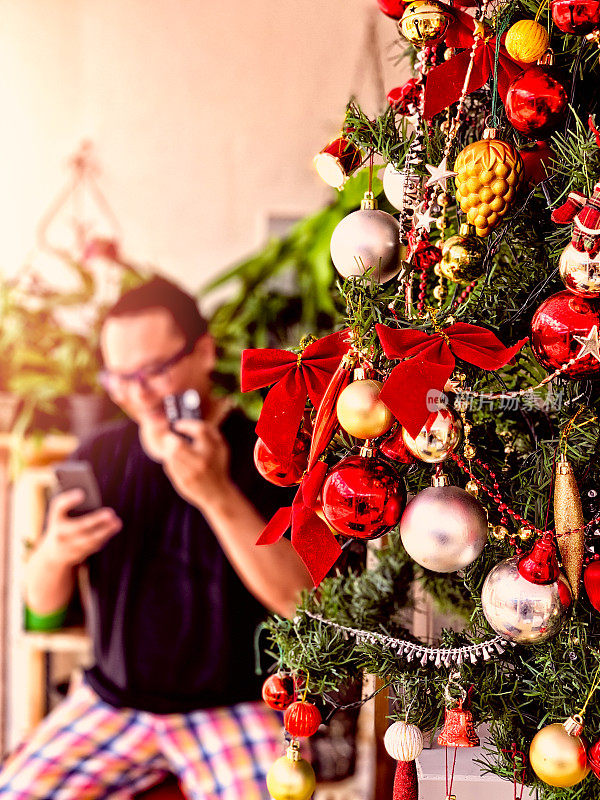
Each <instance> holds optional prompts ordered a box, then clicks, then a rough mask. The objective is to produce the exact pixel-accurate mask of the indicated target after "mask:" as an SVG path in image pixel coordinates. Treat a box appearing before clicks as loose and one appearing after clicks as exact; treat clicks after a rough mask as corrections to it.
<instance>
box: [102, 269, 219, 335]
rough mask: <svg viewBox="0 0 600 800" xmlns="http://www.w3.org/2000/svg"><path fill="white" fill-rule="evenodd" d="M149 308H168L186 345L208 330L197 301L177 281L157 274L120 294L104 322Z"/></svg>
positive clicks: (139, 312)
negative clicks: (173, 281) (174, 281)
mask: <svg viewBox="0 0 600 800" xmlns="http://www.w3.org/2000/svg"><path fill="white" fill-rule="evenodd" d="M151 308H164V309H165V310H166V311H168V312H169V314H170V315H171V316H172V317H173V322H174V324H175V326H176V327H177V328H178V329H179V330H180V331H181V333H182V334H183V335H184V336H185V341H186V344H188V345H194V344H195V343H196V342H197V341H198V339H199V338H200V337H201V336H203V335H204V334H205V333H206V331H207V329H208V324H207V322H206V319H205V318H204V317H203V316H202V314H201V313H200V311H199V309H198V305H197V303H196V300H195V299H194V298H193V297H192V296H191V295H190V294H188V293H187V292H184V290H183V289H182V288H181V287H179V286H177V284H175V283H172V282H171V281H168V280H167V279H166V278H162V277H160V276H156V277H154V278H152V279H151V280H149V281H147V282H146V283H142V284H141V285H140V286H136V287H135V288H134V289H129V291H127V292H125V293H124V294H122V295H121V297H120V298H119V299H118V300H117V302H116V303H115V304H114V306H113V307H112V308H110V309H109V310H108V311H107V313H106V315H105V317H104V321H105V322H106V320H108V319H111V318H114V317H128V316H132V315H135V314H142V313H143V312H144V311H148V310H149V309H151Z"/></svg>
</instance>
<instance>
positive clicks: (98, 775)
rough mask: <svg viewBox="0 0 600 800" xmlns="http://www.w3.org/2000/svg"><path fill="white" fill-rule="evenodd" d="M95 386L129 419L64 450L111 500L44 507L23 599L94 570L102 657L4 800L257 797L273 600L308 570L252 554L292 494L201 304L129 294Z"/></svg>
mask: <svg viewBox="0 0 600 800" xmlns="http://www.w3.org/2000/svg"><path fill="white" fill-rule="evenodd" d="M101 350H102V356H103V360H104V367H105V368H104V370H103V374H102V379H103V383H104V385H105V387H106V388H107V390H108V392H109V394H110V396H111V398H112V399H113V400H114V401H115V402H116V403H117V404H118V405H119V406H120V407H121V408H122V409H123V411H125V413H126V414H127V416H128V417H129V420H128V421H126V422H123V423H118V424H115V425H111V426H109V427H107V428H106V429H104V430H102V431H101V432H100V433H99V434H98V435H97V436H95V437H93V438H92V439H91V440H90V441H87V442H85V443H84V444H83V445H82V446H81V447H80V448H79V450H78V451H77V453H76V454H75V455H74V458H75V459H85V460H88V461H90V462H91V464H92V466H93V470H94V473H95V476H96V478H97V480H98V483H99V486H100V490H101V495H102V498H103V503H104V507H103V508H101V509H99V510H96V511H92V512H91V513H88V514H85V515H83V516H79V517H73V516H71V515H70V514H69V512H70V511H71V510H72V509H73V508H74V507H76V506H77V505H78V504H79V503H80V502H81V500H82V493H81V491H80V490H77V489H76V490H72V491H67V492H63V493H62V494H60V495H58V496H56V497H55V498H54V499H53V500H52V501H51V503H50V508H49V512H48V521H47V525H46V530H45V533H44V536H43V537H42V539H41V540H40V543H39V545H38V547H37V549H36V550H35V551H34V553H33V554H32V556H31V558H30V560H29V563H28V572H27V584H26V602H27V606H28V608H29V609H30V611H31V612H32V613H33V614H34V615H38V616H39V615H41V616H42V617H45V616H47V615H51V614H55V613H56V612H57V611H60V610H61V609H64V608H65V607H66V606H67V605H68V603H69V600H70V598H71V596H72V594H73V591H74V588H75V584H76V578H77V572H78V568H79V567H80V566H81V565H82V564H85V565H86V566H87V568H88V571H89V587H90V592H89V595H90V596H89V598H88V601H89V602H88V617H89V619H88V625H89V629H90V633H91V636H92V638H93V644H94V655H95V663H94V666H93V667H92V668H91V669H89V670H87V672H86V673H85V679H84V682H83V684H82V686H80V687H79V688H77V689H75V690H74V691H73V692H72V693H71V695H70V696H69V697H68V698H67V699H66V700H65V701H64V702H63V703H62V704H61V705H60V706H59V707H58V708H57V709H55V710H54V711H53V712H52V714H50V716H49V717H48V718H47V719H46V720H44V722H43V723H42V724H41V725H40V727H39V728H38V729H37V730H36V731H35V732H34V733H33V735H32V737H31V738H30V740H29V741H28V742H27V743H26V744H25V745H24V746H23V747H22V748H21V750H20V751H19V752H18V753H17V754H15V756H13V758H12V759H11V760H10V761H9V763H8V764H7V766H6V767H5V768H4V771H3V772H2V773H1V774H0V796H2V797H3V798H6V800H11V798H12V799H14V800H17V798H18V799H19V800H23V798H40V800H41V799H42V798H53V797H57V798H58V797H60V798H61V800H71V798H73V800H75V799H76V798H77V800H80V798H89V800H92V798H104V797H119V798H127V797H131V796H132V795H133V794H135V793H136V792H138V791H140V790H141V789H142V788H145V787H147V786H150V785H152V784H153V783H156V782H158V781H159V780H161V779H162V777H163V776H164V775H165V774H167V773H168V772H173V773H175V774H176V775H177V777H178V778H179V781H180V784H181V786H182V788H183V790H184V791H185V793H186V794H187V795H188V796H189V797H190V798H195V799H197V800H200V798H202V799H203V800H213V798H215V800H216V798H227V800H237V798H239V799H240V800H254V799H255V798H256V800H262V798H265V797H268V794H267V793H266V790H265V785H264V776H265V774H266V770H267V769H268V767H269V766H270V764H271V763H272V761H273V760H274V758H275V757H277V756H278V755H281V742H282V738H281V721H280V719H279V717H278V715H277V714H276V713H275V712H273V711H271V710H270V709H268V708H266V706H265V705H264V704H263V703H262V702H257V698H259V697H260V684H259V683H257V678H256V676H255V675H254V656H253V636H254V631H255V628H256V625H257V623H258V622H259V621H260V620H261V619H262V618H264V616H265V613H266V612H265V609H268V610H270V611H274V612H276V613H278V614H281V615H289V614H291V613H292V612H293V609H294V607H295V604H296V601H297V599H298V595H299V592H300V590H301V589H303V588H305V587H309V586H310V578H309V576H308V574H307V572H306V570H305V568H304V566H303V565H302V563H301V561H300V560H299V558H298V557H297V555H296V554H295V552H294V551H293V549H292V548H291V545H290V543H289V542H288V541H285V540H282V541H280V542H278V543H277V544H275V545H272V546H270V547H256V546H255V544H254V542H255V541H256V539H257V537H258V535H259V533H260V531H261V530H262V528H263V526H264V519H265V517H267V516H268V515H270V514H272V513H273V511H274V510H275V509H276V508H277V507H278V506H279V505H280V504H283V503H285V500H286V498H283V499H282V498H281V497H280V496H278V495H280V493H281V490H276V489H274V487H271V486H270V485H269V484H267V483H266V482H265V481H263V480H262V479H261V478H259V477H258V476H257V473H256V471H255V469H254V465H253V462H252V446H253V440H254V436H253V431H252V425H251V424H250V423H249V422H248V420H246V418H245V417H243V415H241V414H240V413H239V412H233V411H231V412H229V413H228V408H229V406H228V404H227V403H226V401H222V400H219V399H216V398H215V397H214V395H213V392H212V386H211V377H210V376H211V372H212V370H213V368H214V365H215V345H214V342H213V340H212V338H211V337H210V335H209V334H208V333H207V331H206V323H205V320H204V319H203V318H202V316H201V315H200V314H199V312H198V309H197V306H196V303H195V301H194V300H193V298H191V297H190V296H189V295H187V294H186V293H185V292H183V291H182V290H181V289H179V288H178V287H177V286H175V285H174V284H172V283H170V282H168V281H166V280H164V279H162V278H155V279H153V280H152V281H150V282H149V283H147V284H144V285H142V286H141V287H138V288H136V289H133V290H131V291H130V292H128V293H127V294H125V295H124V296H123V297H122V298H121V299H120V300H119V301H118V303H117V304H116V305H115V306H114V307H113V309H112V310H111V311H110V312H109V313H108V315H107V317H106V319H105V321H104V325H103V327H102V333H101ZM190 388H191V389H195V390H196V391H197V392H198V393H199V395H200V400H201V410H202V419H201V420H181V421H179V422H178V423H176V424H175V427H174V430H172V429H171V428H170V426H169V423H168V420H167V418H166V416H165V412H164V408H163V400H164V398H165V397H166V396H167V395H170V394H178V393H182V392H184V391H185V390H186V389H190Z"/></svg>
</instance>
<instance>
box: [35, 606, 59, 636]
mask: <svg viewBox="0 0 600 800" xmlns="http://www.w3.org/2000/svg"><path fill="white" fill-rule="evenodd" d="M67 608H68V606H64V607H63V608H59V609H58V611H51V612H50V613H49V614H36V613H35V611H32V610H31V609H30V608H27V606H25V630H28V631H54V630H56V629H57V628H62V626H63V623H64V621H65V617H66V616H67Z"/></svg>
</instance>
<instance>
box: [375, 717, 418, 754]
mask: <svg viewBox="0 0 600 800" xmlns="http://www.w3.org/2000/svg"><path fill="white" fill-rule="evenodd" d="M383 744H384V746H385V749H386V750H387V752H388V753H389V754H390V755H391V757H392V758H395V759H396V761H414V760H415V758H418V756H419V755H420V754H421V750H422V749H423V734H422V733H421V731H420V730H419V728H417V726H416V725H409V723H408V722H392V724H391V725H390V727H389V728H388V729H387V731H386V732H385V735H384V737H383Z"/></svg>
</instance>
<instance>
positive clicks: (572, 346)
mask: <svg viewBox="0 0 600 800" xmlns="http://www.w3.org/2000/svg"><path fill="white" fill-rule="evenodd" d="M594 325H597V326H598V327H600V304H599V303H598V302H597V301H593V300H587V299H586V298H585V297H577V295H574V294H572V293H571V292H567V291H564V292H558V293H557V294H553V295H552V296H551V297H548V298H547V300H544V302H543V303H542V305H541V306H540V307H539V308H538V310H537V311H536V312H535V314H534V315H533V319H532V320H531V347H532V349H533V352H534V354H535V357H536V358H537V360H538V361H539V362H540V364H542V366H544V367H546V369H548V370H552V371H553V370H555V369H558V368H559V367H561V366H562V365H563V364H565V363H566V362H567V361H569V359H571V358H574V357H575V356H576V355H577V353H578V352H579V351H580V350H581V347H582V345H581V343H580V342H578V341H576V339H575V336H587V335H588V334H589V333H590V331H591V330H592V328H593V327H594ZM599 371H600V362H599V361H597V360H596V359H595V358H594V356H593V355H591V354H589V353H588V354H587V355H586V356H584V357H583V358H580V359H579V360H578V361H577V362H576V363H575V364H572V365H571V366H570V367H568V369H566V370H565V372H564V373H563V374H564V375H568V377H569V378H576V379H577V378H586V377H587V378H589V377H592V376H594V375H597V373H598V372H599Z"/></svg>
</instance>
